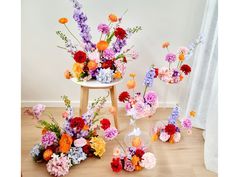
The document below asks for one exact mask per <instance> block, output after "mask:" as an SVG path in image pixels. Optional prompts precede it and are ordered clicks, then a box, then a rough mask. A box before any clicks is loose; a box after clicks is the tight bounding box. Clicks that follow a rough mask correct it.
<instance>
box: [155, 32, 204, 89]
mask: <svg viewBox="0 0 236 177" xmlns="http://www.w3.org/2000/svg"><path fill="white" fill-rule="evenodd" d="M202 42H203V37H202V36H199V38H198V39H196V40H195V41H194V42H192V43H191V44H190V45H189V47H180V48H179V49H178V51H177V52H176V53H172V52H169V45H170V43H169V42H164V43H163V44H162V48H166V49H167V54H166V56H165V61H167V62H168V64H169V66H167V67H166V66H164V67H161V68H159V73H158V78H159V79H160V80H161V81H163V82H166V83H169V84H177V83H179V82H180V81H182V80H183V79H184V77H185V76H188V75H189V74H190V73H191V71H192V69H191V67H190V66H189V65H188V64H184V62H185V61H187V60H189V59H190V57H191V56H192V55H193V52H194V50H195V49H196V47H197V46H198V45H199V44H200V43H202ZM175 63H176V64H175ZM174 65H175V66H174Z"/></svg>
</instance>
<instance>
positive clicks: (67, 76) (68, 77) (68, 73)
mask: <svg viewBox="0 0 236 177" xmlns="http://www.w3.org/2000/svg"><path fill="white" fill-rule="evenodd" d="M64 77H65V78H66V79H70V78H71V77H72V74H71V73H70V71H69V70H66V71H65V72H64Z"/></svg>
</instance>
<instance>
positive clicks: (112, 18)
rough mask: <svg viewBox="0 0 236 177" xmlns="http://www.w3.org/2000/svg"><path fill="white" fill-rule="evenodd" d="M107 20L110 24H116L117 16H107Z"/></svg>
mask: <svg viewBox="0 0 236 177" xmlns="http://www.w3.org/2000/svg"><path fill="white" fill-rule="evenodd" d="M108 18H109V20H110V21H111V22H117V20H118V18H117V16H116V15H115V14H110V15H109V16H108Z"/></svg>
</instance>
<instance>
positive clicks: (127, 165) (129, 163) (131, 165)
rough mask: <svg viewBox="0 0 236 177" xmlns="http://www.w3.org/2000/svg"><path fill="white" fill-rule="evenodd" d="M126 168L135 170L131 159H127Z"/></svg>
mask: <svg viewBox="0 0 236 177" xmlns="http://www.w3.org/2000/svg"><path fill="white" fill-rule="evenodd" d="M124 169H125V170H126V171H129V172H131V171H134V169H135V167H134V165H133V164H132V162H131V160H128V159H125V164H124Z"/></svg>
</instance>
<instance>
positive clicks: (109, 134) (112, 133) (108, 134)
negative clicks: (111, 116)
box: [104, 127, 118, 141]
mask: <svg viewBox="0 0 236 177" xmlns="http://www.w3.org/2000/svg"><path fill="white" fill-rule="evenodd" d="M104 133H105V134H104V137H105V138H106V139H107V140H109V141H110V140H113V139H114V138H115V137H116V136H117V135H118V130H117V129H116V128H114V127H109V128H107V129H106V130H105V131H104Z"/></svg>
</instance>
